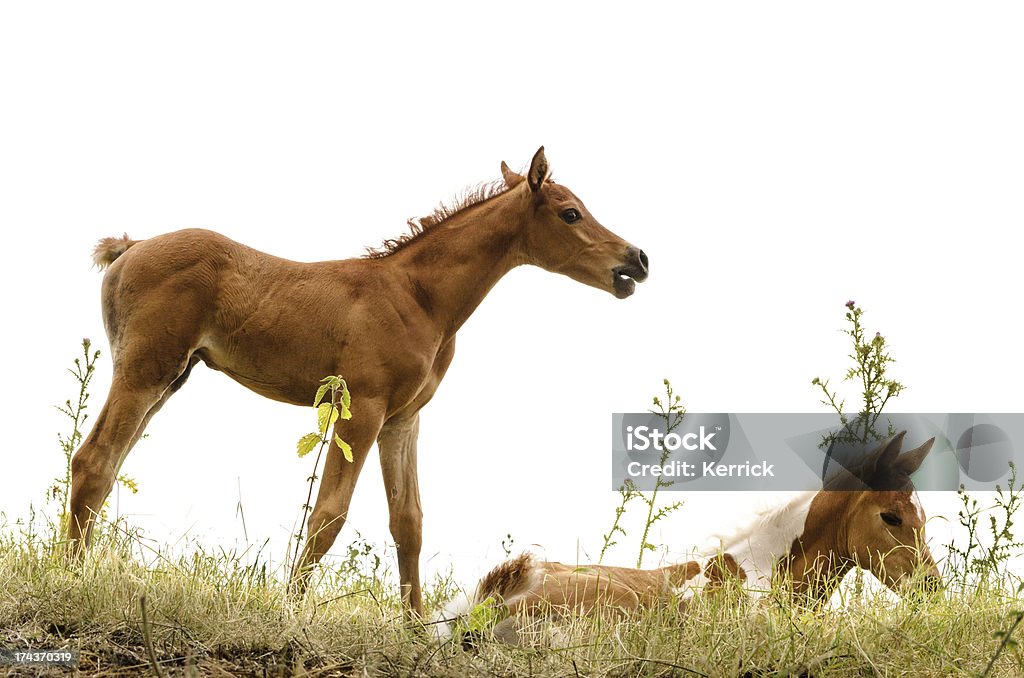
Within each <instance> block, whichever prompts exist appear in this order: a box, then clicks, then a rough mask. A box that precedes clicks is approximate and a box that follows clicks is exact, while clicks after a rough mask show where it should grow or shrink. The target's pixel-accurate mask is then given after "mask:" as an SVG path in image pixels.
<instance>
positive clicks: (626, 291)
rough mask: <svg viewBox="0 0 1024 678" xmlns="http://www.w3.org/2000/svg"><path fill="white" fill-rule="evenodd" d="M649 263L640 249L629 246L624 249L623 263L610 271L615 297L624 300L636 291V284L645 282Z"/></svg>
mask: <svg viewBox="0 0 1024 678" xmlns="http://www.w3.org/2000/svg"><path fill="white" fill-rule="evenodd" d="M648 272H649V263H648V259H647V255H646V254H644V251H643V250H642V249H639V248H637V247H633V246H632V245H630V246H629V247H627V248H626V257H625V263H623V264H622V265H621V266H616V267H615V268H613V269H612V287H613V288H614V289H615V296H616V297H617V298H619V299H625V298H626V297H628V296H630V295H631V294H633V292H634V291H636V283H638V282H643V281H645V280H647V275H648Z"/></svg>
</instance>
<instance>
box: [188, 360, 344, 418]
mask: <svg viewBox="0 0 1024 678" xmlns="http://www.w3.org/2000/svg"><path fill="white" fill-rule="evenodd" d="M195 355H196V356H197V357H198V358H199V359H200V360H202V361H203V362H204V363H205V364H206V366H207V367H209V368H210V369H213V370H217V371H218V372H223V373H224V374H226V375H227V376H229V377H231V378H232V379H234V380H235V381H236V382H238V383H239V384H241V385H242V386H244V387H246V388H247V389H249V390H250V391H253V392H254V393H258V394H259V395H261V396H263V397H265V398H270V399H271V400H277V401H279V402H284V403H289V404H291V405H303V406H309V405H312V404H313V398H314V396H315V395H316V389H317V387H319V385H320V380H321V379H323V378H324V377H325V376H327V375H328V374H330V372H331V369H330V368H327V367H324V368H323V370H322V371H323V373H322V374H320V373H319V372H318V371H317V370H310V369H298V370H294V371H292V370H288V369H281V366H280V365H275V364H270V363H268V362H264V363H261V364H257V363H255V362H254V361H251V360H244V359H243V360H240V359H238V357H237V356H232V355H231V354H230V353H227V352H225V351H218V350H217V349H216V348H211V347H204V348H201V349H199V350H197V351H196V352H195ZM314 374H315V375H316V376H313V375H314Z"/></svg>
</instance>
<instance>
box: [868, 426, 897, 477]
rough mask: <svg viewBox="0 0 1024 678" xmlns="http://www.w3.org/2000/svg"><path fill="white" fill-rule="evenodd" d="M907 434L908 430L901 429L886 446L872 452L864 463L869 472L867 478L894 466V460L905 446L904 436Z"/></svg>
mask: <svg viewBox="0 0 1024 678" xmlns="http://www.w3.org/2000/svg"><path fill="white" fill-rule="evenodd" d="M905 435H907V432H906V431H900V432H899V433H897V434H896V435H894V436H893V437H892V438H890V439H889V442H887V443H886V444H885V445H884V446H881V447H879V448H878V449H877V450H875V451H874V452H873V453H872V455H871V456H870V457H869V458H868V459H867V461H866V462H865V464H864V470H865V471H866V472H867V474H866V475H865V478H870V477H871V476H872V475H874V474H875V473H878V472H880V471H884V470H885V469H889V468H892V465H893V462H895V461H896V458H897V457H898V456H899V455H900V448H902V447H903V437H904V436H905Z"/></svg>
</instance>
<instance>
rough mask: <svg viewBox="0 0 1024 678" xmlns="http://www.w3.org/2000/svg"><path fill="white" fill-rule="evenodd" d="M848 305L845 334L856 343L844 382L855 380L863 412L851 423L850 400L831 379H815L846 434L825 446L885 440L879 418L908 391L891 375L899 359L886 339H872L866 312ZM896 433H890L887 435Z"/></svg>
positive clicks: (832, 437)
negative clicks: (833, 386)
mask: <svg viewBox="0 0 1024 678" xmlns="http://www.w3.org/2000/svg"><path fill="white" fill-rule="evenodd" d="M845 306H846V321H847V323H848V327H846V328H844V329H843V330H842V332H843V334H845V335H847V336H848V337H849V338H850V341H851V343H852V347H851V352H850V354H849V358H850V360H851V361H852V364H851V365H850V366H849V367H848V368H847V370H846V374H845V375H843V381H852V382H855V383H856V384H857V385H858V387H859V390H860V409H859V412H857V414H856V415H854V416H853V420H852V422H851V419H850V414H849V412H848V411H847V410H846V401H845V400H843V399H842V398H840V396H839V393H838V390H832V389H830V388H829V384H830V380H829V379H822V378H821V377H815V378H814V379H812V380H811V385H813V386H816V387H817V388H819V389H820V390H821V392H822V395H823V396H824V397H823V399H822V401H821V402H822V404H823V405H826V406H828V407H829V408H830V409H832V410H834V411H835V413H836V414H837V415H839V422H840V425H841V430H842V431H843V433H842V434H830V435H828V436H826V437H825V440H824V441H823V443H822V446H823V447H824V446H827V445H829V444H831V443H832V442H834V441H836V440H840V441H841V442H859V443H864V444H866V443H869V442H871V441H873V440H879V439H881V438H882V437H883V436H881V435H879V434H878V433H877V432H876V430H875V425H876V424H877V422H878V418H879V417H880V416H881V414H882V410H884V409H885V406H886V405H887V404H888V403H889V400H891V399H892V398H895V397H897V396H899V395H900V394H901V393H902V392H903V391H904V390H905V389H906V386H904V385H903V384H901V383H900V382H898V381H896V380H895V379H892V378H890V377H889V375H888V369H889V366H890V365H891V364H892V363H894V362H896V360H895V359H894V358H893V357H892V354H891V353H889V346H888V344H887V343H886V341H885V337H884V336H882V333H881V332H875V334H874V336H873V337H870V338H869V335H870V333H869V332H868V331H867V330H865V329H864V325H863V323H862V322H861V316H862V315H864V310H863V309H862V308H861V307H860V306H858V305H857V303H856V302H855V301H852V300H851V301H847V302H846V304H845ZM893 432H894V431H888V432H887V434H891V433H893Z"/></svg>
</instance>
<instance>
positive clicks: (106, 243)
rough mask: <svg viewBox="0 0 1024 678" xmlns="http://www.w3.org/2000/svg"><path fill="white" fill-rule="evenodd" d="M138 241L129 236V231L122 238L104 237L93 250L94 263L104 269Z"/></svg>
mask: <svg viewBox="0 0 1024 678" xmlns="http://www.w3.org/2000/svg"><path fill="white" fill-rule="evenodd" d="M137 242H139V241H138V240H132V239H131V238H129V237H128V234H127V233H125V234H124V235H122V236H121V237H120V238H103V239H102V240H100V241H99V242H98V243H96V247H94V248H93V250H92V263H94V264H96V266H97V267H98V268H99V269H100V270H101V271H102V270H103V269H105V268H106V267H107V266H110V265H111V264H112V263H114V260H115V259H117V258H118V257H119V256H121V255H122V254H124V253H125V252H127V251H128V248H129V247H131V246H132V245H134V244H135V243H137Z"/></svg>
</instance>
